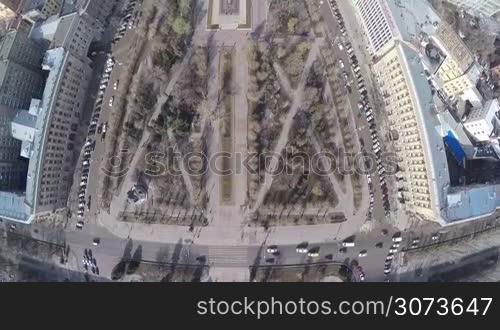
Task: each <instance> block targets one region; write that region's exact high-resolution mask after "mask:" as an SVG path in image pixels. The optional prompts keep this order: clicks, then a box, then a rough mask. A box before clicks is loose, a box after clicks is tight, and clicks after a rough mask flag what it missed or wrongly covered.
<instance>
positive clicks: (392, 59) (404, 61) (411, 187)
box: [374, 42, 448, 220]
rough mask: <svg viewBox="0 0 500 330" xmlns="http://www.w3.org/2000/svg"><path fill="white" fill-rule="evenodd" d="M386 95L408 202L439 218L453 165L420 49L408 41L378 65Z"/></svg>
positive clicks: (399, 44)
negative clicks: (438, 128)
mask: <svg viewBox="0 0 500 330" xmlns="http://www.w3.org/2000/svg"><path fill="white" fill-rule="evenodd" d="M374 69H375V71H376V72H377V79H378V82H379V85H380V88H381V91H382V93H383V95H384V97H385V105H386V110H387V112H388V115H389V121H390V122H389V124H390V127H391V129H393V130H395V131H397V133H398V134H397V135H398V139H397V140H396V141H395V142H394V146H395V149H396V153H397V157H398V165H399V168H400V170H401V172H402V174H403V177H404V183H405V184H404V193H403V197H404V199H405V204H406V205H407V208H408V209H409V210H411V211H412V212H415V213H418V214H420V215H422V216H424V217H425V218H427V219H430V220H436V219H438V218H439V211H438V210H439V208H440V205H441V204H442V200H443V196H442V192H441V191H440V190H439V187H442V186H445V185H446V180H448V166H447V162H446V156H445V153H444V152H443V151H444V144H443V141H442V139H441V137H440V136H439V134H438V132H437V131H436V130H435V129H434V125H435V123H433V122H432V121H433V115H432V111H433V97H432V94H431V92H430V88H429V85H428V82H427V79H426V77H425V75H424V74H423V73H424V69H423V66H422V64H421V62H420V59H419V54H418V53H417V52H415V51H414V50H412V49H411V48H409V47H408V46H406V45H405V44H403V43H399V42H397V43H396V46H395V47H393V48H392V50H391V51H389V52H388V53H386V55H385V56H384V57H382V58H381V59H380V61H378V62H377V63H376V64H375V67H374Z"/></svg>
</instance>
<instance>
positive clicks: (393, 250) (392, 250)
mask: <svg viewBox="0 0 500 330" xmlns="http://www.w3.org/2000/svg"><path fill="white" fill-rule="evenodd" d="M396 252H398V249H389V253H396Z"/></svg>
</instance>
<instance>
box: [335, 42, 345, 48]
mask: <svg viewBox="0 0 500 330" xmlns="http://www.w3.org/2000/svg"><path fill="white" fill-rule="evenodd" d="M337 46H338V47H339V49H340V50H344V46H343V45H342V43H341V42H339V43H338V44H337Z"/></svg>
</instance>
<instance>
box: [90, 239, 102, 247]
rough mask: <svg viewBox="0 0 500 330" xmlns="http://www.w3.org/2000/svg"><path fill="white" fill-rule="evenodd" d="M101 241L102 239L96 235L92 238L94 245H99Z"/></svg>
mask: <svg viewBox="0 0 500 330" xmlns="http://www.w3.org/2000/svg"><path fill="white" fill-rule="evenodd" d="M100 243H101V239H100V238H98V237H96V238H94V239H93V240H92V245H94V246H98V245H99V244H100Z"/></svg>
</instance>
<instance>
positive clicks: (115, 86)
mask: <svg viewBox="0 0 500 330" xmlns="http://www.w3.org/2000/svg"><path fill="white" fill-rule="evenodd" d="M119 84H120V81H119V80H117V81H115V83H114V84H113V89H114V90H115V91H116V90H117V89H118V85H119Z"/></svg>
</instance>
